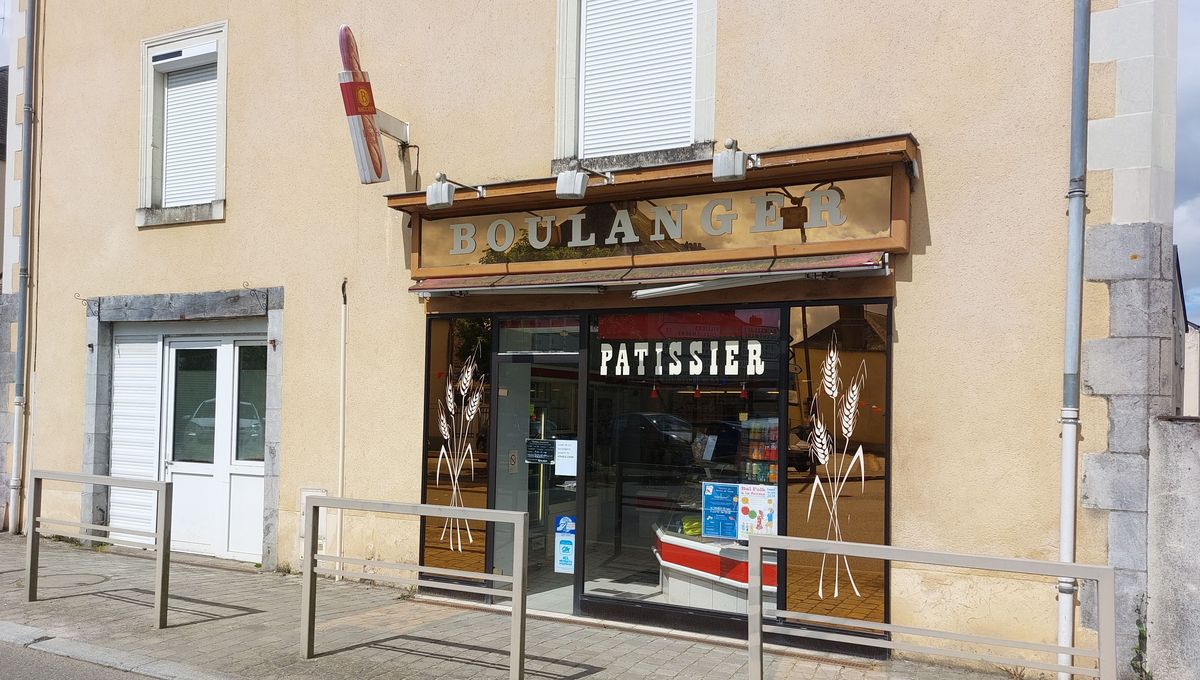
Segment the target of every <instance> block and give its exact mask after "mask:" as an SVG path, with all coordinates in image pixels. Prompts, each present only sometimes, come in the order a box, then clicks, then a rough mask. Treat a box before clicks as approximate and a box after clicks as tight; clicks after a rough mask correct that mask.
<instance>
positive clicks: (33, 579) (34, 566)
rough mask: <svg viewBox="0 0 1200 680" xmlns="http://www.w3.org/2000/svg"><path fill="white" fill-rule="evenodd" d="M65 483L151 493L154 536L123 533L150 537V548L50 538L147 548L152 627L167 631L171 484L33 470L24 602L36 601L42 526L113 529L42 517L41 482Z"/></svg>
mask: <svg viewBox="0 0 1200 680" xmlns="http://www.w3.org/2000/svg"><path fill="white" fill-rule="evenodd" d="M47 480H48V481H51V482H69V483H72V484H91V485H93V486H107V487H114V486H116V487H120V488H125V489H143V490H147V491H153V492H155V499H156V501H157V505H158V512H157V517H156V518H155V527H154V533H150V532H148V531H137V530H132V529H130V530H124V529H121V530H120V531H122V532H123V533H125V532H127V533H129V534H130V535H133V536H145V537H153V538H154V543H153V544H150V545H148V544H145V543H135V542H133V541H123V540H121V539H116V538H112V537H111V536H95V535H89V534H86V533H79V534H69V533H65V532H62V531H53V532H50V534H51V535H53V536H65V537H67V538H76V539H79V540H81V541H94V540H96V539H98V538H102V539H103V540H104V542H106V543H113V544H115V545H124V546H130V547H134V548H148V549H152V550H154V552H155V560H154V614H155V618H154V627H155V628H166V627H167V597H168V594H169V591H170V587H171V494H172V491H171V490H172V483H171V482H157V481H150V480H146V479H126V478H124V477H109V476H106V475H85V474H81V473H77V472H55V471H50V470H34V471H33V473H32V474H31V475H30V485H29V499H28V510H27V512H26V515H25V516H26V517H28V518H29V530H28V532H26V546H27V547H26V550H25V601H26V602H36V601H37V588H38V562H39V560H40V557H41V555H40V553H41V545H40V542H39V541H38V535H39V534H41V535H46V533H47V532H45V531H43V530H42V525H43V524H53V525H56V526H68V527H75V528H77V529H79V530H80V531H82V532H86V531H104V532H111V531H112V530H113V527H111V526H105V525H100V524H89V523H87V522H72V521H69V520H60V519H54V518H51V517H42V482H45V481H47Z"/></svg>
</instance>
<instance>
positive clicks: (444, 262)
mask: <svg viewBox="0 0 1200 680" xmlns="http://www.w3.org/2000/svg"><path fill="white" fill-rule="evenodd" d="M814 186H815V184H802V185H790V186H787V187H784V189H786V190H787V191H788V192H789V193H791V194H792V195H793V196H795V197H796V198H800V197H801V196H802V195H803V194H804V192H806V191H809V190H811V189H812V188H813V187H814ZM836 186H837V187H838V188H840V189H841V190H842V191H843V192H845V195H846V197H845V199H844V200H843V201H842V203H841V209H842V212H843V214H844V215H845V217H846V221H845V223H843V224H841V225H839V226H826V227H818V228H810V229H804V230H803V235H804V238H805V239H807V241H808V242H809V243H822V242H831V241H850V240H862V239H869V238H877V237H884V236H887V235H888V233H889V231H890V229H891V178H890V177H870V178H866V179H853V180H844V181H838V182H836ZM821 188H823V189H824V188H828V185H825V186H822V187H821ZM768 192H778V189H772V188H763V189H753V190H749V191H740V192H735V193H728V192H716V193H711V194H699V195H695V196H684V197H668V198H663V199H654V200H651V201H637V202H636V204H635V206H636V207H635V208H631V210H630V215H631V218H632V221H633V222H634V227H635V231H636V232H638V233H639V236H640V240H639V242H638V243H637V244H636V245H634V244H630V247H628V248H626V249H623V250H622V251H621V252H620V253H614V254H621V255H629V254H638V253H642V252H645V253H650V252H663V251H664V250H666V251H680V250H718V249H732V248H752V247H757V246H773V245H792V244H799V243H801V242H802V241H801V234H802V230H800V229H785V230H783V231H773V232H759V233H750V227H751V226H752V225H753V224H754V222H755V210H756V207H755V205H754V204H753V203H752V202H751V198H752V197H755V196H762V195H764V194H766V193H768ZM775 195H776V196H777V197H779V198H781V199H782V200H784V202H785V207H786V206H788V205H790V204H789V203H788V199H787V198H786V197H782V196H778V194H777V193H776V194H775ZM714 199H731V200H732V204H733V208H732V210H730V211H726V210H724V209H723V208H722V207H718V208H717V209H716V210H715V211H714V219H713V223H714V225H716V226H720V222H718V221H717V220H716V216H719V215H721V214H724V213H726V212H731V213H734V214H736V215H737V218H736V219H735V220H734V221H733V232H732V233H731V234H724V235H720V236H713V235H711V234H708V233H706V232H705V231H704V229H703V228H702V227H701V216H702V213H703V210H704V207H705V205H706V204H707V203H708V202H709V201H711V200H714ZM630 203H633V202H630ZM804 204H805V206H808V204H809V201H807V200H806V201H805V202H804ZM627 205H628V204H625V203H622V204H620V205H617V206H616V207H626V206H627ZM655 206H658V207H660V208H666V209H669V210H670V212H671V214H672V216H678V215H679V212H678V209H677V208H678V206H684V209H683V226H682V232H683V233H682V238H681V239H679V241H678V242H677V243H675V242H672V241H673V240H672V239H670V238H669V237H668V238H667V239H666V240H664V241H658V242H650V241H649V239H648V233H649V232H652V230H653V223H654V214H655V210H654V208H655ZM581 209H582V208H581V207H580V206H570V207H564V208H556V209H552V210H538V211H531V212H514V213H501V214H493V215H476V216H472V217H458V218H450V219H444V220H426V221H424V222H423V224H422V226H421V266H424V267H442V266H449V265H467V264H478V263H479V261H480V258H482V257H483V256H484V255H486V254H488V253H490V252H491V251H490V250H489V249H488V246H487V233H488V226H489V225H491V224H492V222H493V221H495V220H498V219H505V220H508V221H509V222H511V223H512V225H513V227H514V230H515V231H516V241H517V242H521V241H522V240H523V239H524V238H525V237H526V236H527V234H526V219H528V218H531V217H533V216H534V215H535V214H537V215H539V216H543V217H549V216H553V217H554V222H555V225H556V226H557V225H562V224H564V223H566V224H568V229H567V231H568V232H569V223H567V222H566V221H567V218H568V217H570V216H571V215H574V214H576V213H578V212H580V210H581ZM638 213H640V214H641V215H642V216H643V217H644V219H639V218H638V217H637V214H638ZM606 214H607V213H606ZM777 217H778V215H777ZM466 222H470V223H472V224H474V225H475V236H474V238H475V252H473V253H471V254H469V255H451V254H450V249H451V247H452V243H451V241H452V238H451V235H452V231H451V225H452V224H461V223H466ZM584 225H585V226H584V234H585V237H586V234H587V233H588V232H589V230H590V229H595V230H596V231H597V233H596V245H597V246H604V245H605V244H604V238H605V237H606V236H607V235H608V232H609V230H610V229H611V227H612V224H611V222H610V221H609V220H608V219H606V220H605V223H604V224H598V225H592V224H589V223H588V221H586V220H585V222H584ZM646 230H649V231H646ZM664 232H665V230H664ZM684 244H686V245H684ZM635 248H638V249H636V250H635ZM564 250H566V249H564ZM569 250H570V251H581V250H582V249H579V248H571V249H569ZM572 254H573V253H572ZM582 256H583V253H582V252H580V254H578V255H576V257H582Z"/></svg>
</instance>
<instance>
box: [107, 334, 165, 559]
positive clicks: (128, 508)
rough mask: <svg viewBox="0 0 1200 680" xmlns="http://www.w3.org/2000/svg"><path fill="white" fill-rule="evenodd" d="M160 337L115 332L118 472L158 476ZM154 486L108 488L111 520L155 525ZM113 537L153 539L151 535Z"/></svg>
mask: <svg viewBox="0 0 1200 680" xmlns="http://www.w3.org/2000/svg"><path fill="white" fill-rule="evenodd" d="M159 355H160V350H159V344H158V339H157V338H137V339H134V338H130V339H124V338H117V339H116V340H115V341H114V343H113V372H112V380H113V385H112V445H111V446H112V448H111V451H112V453H111V462H110V467H109V470H110V474H112V475H113V476H114V477H132V478H134V479H152V480H156V479H158V468H159V461H158V424H159V423H158V421H159V411H160V405H159V399H160V394H161V387H160V385H159V382H160V381H159V378H160V376H161V375H162V370H161V368H160V367H159ZM155 510H156V505H155V500H154V492H153V491H144V490H141V489H120V488H112V489H110V490H109V497H108V513H109V517H108V523H109V526H111V527H113V528H123V529H133V530H136V531H154V521H155ZM112 535H113V536H114V537H118V538H124V539H126V540H131V541H139V542H142V543H151V542H152V541H151V540H150V539H149V538H144V537H140V536H128V535H122V534H120V533H119V532H116V531H114V532H112Z"/></svg>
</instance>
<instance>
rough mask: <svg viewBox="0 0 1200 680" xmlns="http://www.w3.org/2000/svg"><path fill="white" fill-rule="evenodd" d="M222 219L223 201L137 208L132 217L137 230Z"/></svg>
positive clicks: (223, 211) (223, 217)
mask: <svg viewBox="0 0 1200 680" xmlns="http://www.w3.org/2000/svg"><path fill="white" fill-rule="evenodd" d="M223 219H225V199H218V200H215V201H213V202H211V203H197V204H195V205H179V206H174V207H171V208H138V209H137V212H136V213H135V215H134V223H135V224H136V225H137V227H138V228H139V229H140V228H142V227H161V226H167V225H172V224H193V223H196V222H216V221H219V220H223Z"/></svg>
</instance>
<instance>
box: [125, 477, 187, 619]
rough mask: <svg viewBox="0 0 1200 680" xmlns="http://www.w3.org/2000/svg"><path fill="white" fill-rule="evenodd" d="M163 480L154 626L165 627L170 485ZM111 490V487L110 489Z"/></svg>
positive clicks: (168, 588)
mask: <svg viewBox="0 0 1200 680" xmlns="http://www.w3.org/2000/svg"><path fill="white" fill-rule="evenodd" d="M173 484H174V482H165V483H164V486H163V488H162V489H161V490H159V492H158V494H157V495H158V513H157V515H158V516H157V518H156V520H155V521H156V523H157V526H156V527H155V528H154V529H155V533H156V534H158V535H157V536H155V542H154V552H155V555H154V612H155V614H156V618H155V626H154V627H155V628H166V627H167V602H168V598H169V594H170V592H171V502H172V498H173V496H174V493H173V491H172V485H173ZM110 491H111V489H110Z"/></svg>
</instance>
